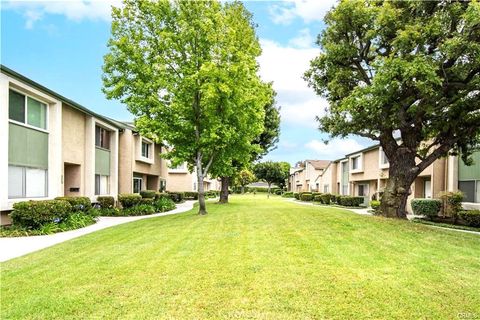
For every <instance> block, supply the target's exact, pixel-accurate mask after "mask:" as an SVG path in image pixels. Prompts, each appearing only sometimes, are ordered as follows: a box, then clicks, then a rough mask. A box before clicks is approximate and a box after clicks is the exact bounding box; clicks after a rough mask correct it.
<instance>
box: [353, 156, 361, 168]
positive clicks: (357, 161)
mask: <svg viewBox="0 0 480 320" xmlns="http://www.w3.org/2000/svg"><path fill="white" fill-rule="evenodd" d="M358 169H360V156H356V157H353V158H352V170H358Z"/></svg>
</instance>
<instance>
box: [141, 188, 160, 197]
mask: <svg viewBox="0 0 480 320" xmlns="http://www.w3.org/2000/svg"><path fill="white" fill-rule="evenodd" d="M156 193H157V192H156V191H155V190H142V191H140V196H141V197H142V198H148V199H153V198H155V194H156Z"/></svg>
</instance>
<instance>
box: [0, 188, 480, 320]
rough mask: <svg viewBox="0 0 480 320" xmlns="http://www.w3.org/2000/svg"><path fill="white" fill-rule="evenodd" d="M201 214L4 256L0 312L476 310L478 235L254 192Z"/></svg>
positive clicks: (431, 315)
mask: <svg viewBox="0 0 480 320" xmlns="http://www.w3.org/2000/svg"><path fill="white" fill-rule="evenodd" d="M208 210H209V214H208V215H207V216H198V215H196V214H195V212H196V211H195V210H193V211H190V212H187V213H183V214H179V215H173V216H166V217H160V218H153V219H146V220H142V221H137V222H133V223H129V224H125V225H121V226H117V227H114V228H110V229H105V230H103V231H99V232H96V233H93V234H90V235H87V236H84V237H81V238H77V239H74V240H72V241H68V242H66V243H63V244H60V245H57V246H55V247H52V248H48V249H45V250H43V251H40V252H37V253H34V254H30V255H28V256H25V257H22V258H18V259H14V260H11V261H8V262H6V263H3V264H2V265H1V316H0V318H1V319H54V318H57V319H77V318H82V319H92V318H93V319H148V318H153V319H228V318H230V319H232V318H233V319H245V318H251V319H319V318H329V319H346V318H348V319H362V318H368V319H372V318H376V319H378V318H388V319H392V318H396V319H412V318H415V319H420V318H422V319H454V318H457V317H458V316H462V315H464V314H469V315H470V316H471V315H472V314H473V315H474V316H476V317H480V236H478V235H473V234H466V233H461V232H454V231H445V230H440V229H435V228H432V227H429V226H424V225H419V224H414V223H410V222H407V221H394V220H389V219H383V218H378V217H369V216H360V215H356V214H353V213H350V212H349V211H346V210H343V209H334V208H322V207H313V206H302V205H298V204H294V203H288V202H285V201H284V200H283V199H281V198H271V199H268V200H267V199H266V198H265V195H258V194H257V195H256V196H234V197H232V198H231V203H230V204H229V205H218V204H213V203H211V204H209V205H208ZM0 250H1V248H0Z"/></svg>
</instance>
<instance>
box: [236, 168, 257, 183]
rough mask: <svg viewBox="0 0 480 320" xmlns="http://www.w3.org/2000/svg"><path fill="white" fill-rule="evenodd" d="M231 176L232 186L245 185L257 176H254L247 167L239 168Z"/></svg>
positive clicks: (253, 180)
mask: <svg viewBox="0 0 480 320" xmlns="http://www.w3.org/2000/svg"><path fill="white" fill-rule="evenodd" d="M232 178H233V180H232V186H234V187H238V186H240V187H245V186H246V185H248V184H250V183H252V182H255V181H256V180H257V177H255V175H254V174H253V172H252V171H251V170H249V169H242V170H240V171H239V172H237V173H236V174H235V175H234V176H233V177H232Z"/></svg>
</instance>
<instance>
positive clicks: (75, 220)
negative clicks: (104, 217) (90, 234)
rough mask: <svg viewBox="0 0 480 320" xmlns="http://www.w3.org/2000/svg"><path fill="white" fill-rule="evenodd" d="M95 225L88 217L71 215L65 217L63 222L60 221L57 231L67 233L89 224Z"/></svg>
mask: <svg viewBox="0 0 480 320" xmlns="http://www.w3.org/2000/svg"><path fill="white" fill-rule="evenodd" d="M93 223H95V219H94V218H93V217H91V216H89V215H86V214H83V213H79V212H76V213H72V214H71V215H70V216H69V217H67V218H66V219H65V220H64V221H62V222H61V223H60V224H59V225H58V228H59V231H67V230H73V229H79V228H85V227H86V226H89V225H91V224H93ZM54 232H55V231H54Z"/></svg>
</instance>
